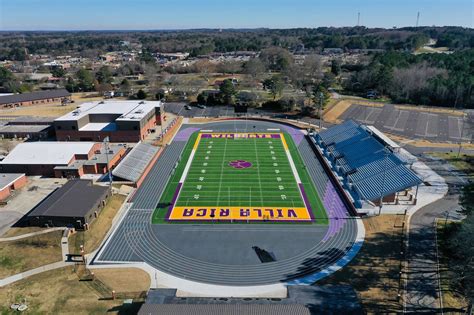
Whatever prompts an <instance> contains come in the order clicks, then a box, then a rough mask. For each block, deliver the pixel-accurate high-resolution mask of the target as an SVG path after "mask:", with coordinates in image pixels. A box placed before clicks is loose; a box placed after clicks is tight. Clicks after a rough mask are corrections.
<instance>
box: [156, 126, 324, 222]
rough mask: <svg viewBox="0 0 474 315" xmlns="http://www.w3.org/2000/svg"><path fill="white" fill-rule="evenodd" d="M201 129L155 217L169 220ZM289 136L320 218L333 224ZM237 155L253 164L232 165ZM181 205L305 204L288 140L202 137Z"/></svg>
mask: <svg viewBox="0 0 474 315" xmlns="http://www.w3.org/2000/svg"><path fill="white" fill-rule="evenodd" d="M197 135H198V133H194V134H193V135H192V136H191V137H190V139H189V141H188V143H187V145H186V148H185V149H184V151H183V155H182V157H181V161H180V162H179V163H178V166H177V168H176V169H175V171H174V173H173V175H172V177H171V179H170V181H169V182H168V184H167V187H166V188H165V191H164V193H163V195H162V197H161V199H160V203H159V205H158V208H157V209H156V211H155V213H154V214H153V219H152V221H153V223H164V222H166V221H165V217H166V213H167V212H168V208H169V205H170V203H171V201H172V199H173V195H174V193H175V191H176V188H177V186H178V183H179V180H180V178H181V176H182V174H183V171H184V168H185V166H186V163H187V161H188V159H189V156H190V154H191V151H192V149H193V146H194V144H195V141H196V138H197ZM285 140H286V142H287V145H288V148H289V151H290V154H291V156H292V159H293V161H294V163H295V165H296V168H297V171H298V175H299V176H300V178H301V181H302V183H303V186H304V188H305V191H306V194H307V197H308V200H309V202H310V204H311V208H312V211H313V216H314V217H315V218H316V219H317V220H316V222H314V223H317V224H327V222H328V221H327V215H326V211H325V210H324V207H323V205H322V203H321V201H320V199H319V196H318V194H317V192H316V190H315V188H314V185H313V183H312V181H311V179H310V177H309V175H308V173H307V171H306V169H305V166H304V164H303V162H302V159H301V157H300V155H299V152H298V150H297V148H296V146H295V144H294V143H293V140H292V139H291V136H289V135H288V134H285ZM236 160H245V161H248V162H250V163H251V164H252V165H251V166H250V167H248V168H244V169H237V168H234V167H232V166H230V165H229V163H231V162H232V161H236ZM175 206H187V207H232V206H234V207H280V208H285V207H287V208H291V207H305V205H304V201H303V199H302V197H301V195H300V192H299V188H298V185H297V182H296V179H295V176H294V174H293V172H292V170H291V166H290V162H289V161H288V157H287V155H286V153H285V150H284V146H283V143H282V140H281V139H278V138H275V139H269V138H247V139H246V138H244V139H239V140H236V139H228V138H201V140H200V142H199V145H198V147H197V150H196V153H195V155H194V158H193V161H192V163H191V167H190V169H189V172H188V174H187V176H186V179H185V181H184V184H183V186H182V188H181V192H180V194H179V198H178V199H177V201H176V203H175ZM272 223H275V222H272Z"/></svg>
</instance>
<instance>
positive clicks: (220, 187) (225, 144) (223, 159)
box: [216, 139, 229, 206]
mask: <svg viewBox="0 0 474 315" xmlns="http://www.w3.org/2000/svg"><path fill="white" fill-rule="evenodd" d="M227 141H229V140H227V139H225V140H224V154H223V155H222V160H221V174H220V178H219V190H218V192H217V201H216V205H217V206H219V201H220V197H221V189H222V175H223V174H224V161H225V156H226V153H227Z"/></svg>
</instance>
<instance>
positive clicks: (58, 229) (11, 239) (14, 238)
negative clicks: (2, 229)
mask: <svg viewBox="0 0 474 315" xmlns="http://www.w3.org/2000/svg"><path fill="white" fill-rule="evenodd" d="M61 230H64V228H63V227H56V228H51V229H46V230H44V231H38V232H32V233H27V234H23V235H17V236H11V237H1V238H0V242H11V241H17V240H21V239H23V238H28V237H31V236H36V235H41V234H46V233H51V232H54V231H61Z"/></svg>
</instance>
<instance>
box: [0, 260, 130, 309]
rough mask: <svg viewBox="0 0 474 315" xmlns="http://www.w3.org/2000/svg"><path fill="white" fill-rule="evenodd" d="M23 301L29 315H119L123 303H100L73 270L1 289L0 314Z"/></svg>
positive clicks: (105, 301) (61, 270)
mask: <svg viewBox="0 0 474 315" xmlns="http://www.w3.org/2000/svg"><path fill="white" fill-rule="evenodd" d="M24 300H26V303H27V305H28V312H27V313H28V314H106V313H107V314H118V313H119V311H122V310H121V307H120V306H121V305H122V302H123V301H121V300H110V299H102V298H101V296H100V294H99V293H98V292H96V291H95V290H94V289H93V288H91V286H90V283H89V282H87V281H79V279H78V278H77V276H76V274H75V272H74V271H73V267H67V268H61V269H57V270H53V271H48V272H44V273H41V274H38V275H35V276H32V277H29V278H28V279H25V280H22V281H18V282H16V283H13V284H11V285H8V286H6V287H3V288H0V301H1V302H0V305H1V306H0V312H1V313H2V314H9V306H10V305H11V304H12V303H18V302H23V301H24ZM135 312H136V311H135ZM127 314H128V313H127ZM131 314H134V313H133V312H132V313H131Z"/></svg>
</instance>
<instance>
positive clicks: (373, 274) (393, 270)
mask: <svg viewBox="0 0 474 315" xmlns="http://www.w3.org/2000/svg"><path fill="white" fill-rule="evenodd" d="M402 222H403V215H381V216H376V217H371V218H367V219H364V226H365V233H366V234H365V241H364V246H362V248H361V250H360V252H359V253H358V254H357V256H356V257H355V259H353V260H352V261H351V262H350V263H349V264H348V265H347V266H345V267H344V268H342V269H340V270H339V271H337V272H335V273H334V274H332V275H331V276H329V277H327V278H325V279H323V280H322V281H321V282H318V285H323V284H345V285H350V286H352V287H353V288H354V290H355V291H356V292H357V294H358V296H359V299H360V301H361V303H362V305H363V307H364V308H365V311H366V312H367V313H368V314H388V313H390V314H394V313H399V312H401V311H402V305H401V304H400V302H399V301H398V300H397V295H398V293H399V271H400V269H399V264H400V260H401V256H400V250H401V242H400V238H401V235H402V229H401V224H402Z"/></svg>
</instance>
